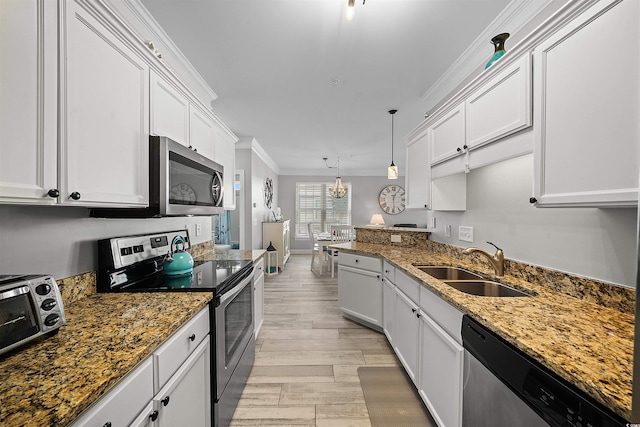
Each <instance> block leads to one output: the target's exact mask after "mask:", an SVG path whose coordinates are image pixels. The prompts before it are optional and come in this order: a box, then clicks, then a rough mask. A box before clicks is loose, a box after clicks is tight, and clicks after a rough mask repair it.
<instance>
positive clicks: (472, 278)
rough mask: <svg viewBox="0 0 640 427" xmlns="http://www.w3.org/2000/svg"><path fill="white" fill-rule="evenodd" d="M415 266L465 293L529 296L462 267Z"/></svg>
mask: <svg viewBox="0 0 640 427" xmlns="http://www.w3.org/2000/svg"><path fill="white" fill-rule="evenodd" d="M415 267H416V268H418V269H419V270H420V271H423V272H425V273H427V274H428V275H430V276H433V277H435V278H436V279H439V280H442V281H443V282H444V283H446V284H447V285H449V286H451V287H452V288H455V289H457V290H459V291H461V292H464V293H466V294H470V295H476V296H483V297H528V296H531V295H529V294H526V293H524V292H522V291H519V290H517V289H513V288H511V287H509V286H506V285H503V284H501V283H497V282H493V281H491V280H486V279H485V278H484V277H482V276H480V275H479V274H476V273H472V272H471V271H467V270H465V269H463V268H459V267H452V266H439V265H415Z"/></svg>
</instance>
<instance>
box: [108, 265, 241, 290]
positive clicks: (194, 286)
mask: <svg viewBox="0 0 640 427" xmlns="http://www.w3.org/2000/svg"><path fill="white" fill-rule="evenodd" d="M159 265H161V263H160V262H158V261H149V262H145V263H140V264H138V265H136V266H132V267H128V268H126V269H124V270H121V271H118V272H115V273H111V274H108V275H100V276H99V277H98V292H172V291H173V292H180V291H187V292H188V291H192V292H193V291H196V292H198V291H199V292H213V293H215V294H221V293H224V291H225V290H226V289H228V288H231V287H233V286H234V285H235V284H237V283H239V282H241V281H242V280H243V279H244V278H245V277H247V276H249V275H250V274H251V272H252V271H253V262H252V261H251V260H209V261H195V262H194V267H193V272H191V273H188V274H183V275H179V276H169V275H165V274H164V272H163V271H162V269H161V268H160V267H159Z"/></svg>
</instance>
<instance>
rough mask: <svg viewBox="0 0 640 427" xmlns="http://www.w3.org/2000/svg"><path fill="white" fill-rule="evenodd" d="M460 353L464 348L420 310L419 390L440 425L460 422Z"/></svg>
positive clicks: (453, 424) (461, 355) (458, 424)
mask: <svg viewBox="0 0 640 427" xmlns="http://www.w3.org/2000/svg"><path fill="white" fill-rule="evenodd" d="M463 356H464V349H463V347H462V346H461V345H460V344H458V343H457V342H456V341H455V340H454V339H453V338H451V336H449V334H447V333H446V332H445V331H444V330H443V329H442V328H441V327H439V326H438V324H437V323H436V322H434V321H433V320H432V319H431V318H430V317H429V316H428V315H426V314H425V313H424V312H421V315H420V377H419V381H418V393H419V394H420V397H421V398H422V400H423V401H424V403H425V404H426V405H427V408H428V409H429V412H430V413H431V415H432V416H433V418H434V420H435V421H436V423H437V424H438V425H439V426H447V427H449V426H452V427H455V426H460V425H462V370H463V360H464V357H463Z"/></svg>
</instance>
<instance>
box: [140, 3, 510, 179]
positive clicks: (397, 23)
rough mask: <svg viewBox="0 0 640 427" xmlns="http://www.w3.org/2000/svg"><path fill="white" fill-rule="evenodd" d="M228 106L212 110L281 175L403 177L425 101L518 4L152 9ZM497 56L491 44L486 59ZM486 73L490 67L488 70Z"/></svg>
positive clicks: (180, 5)
mask: <svg viewBox="0 0 640 427" xmlns="http://www.w3.org/2000/svg"><path fill="white" fill-rule="evenodd" d="M142 3H143V4H144V6H145V7H146V8H147V9H148V10H149V12H150V13H151V15H153V17H154V18H155V19H156V20H157V21H158V23H159V24H160V25H161V26H162V28H163V29H164V30H165V31H166V32H167V34H168V35H169V36H170V37H171V39H172V40H173V41H174V42H175V44H176V45H177V46H178V47H179V48H180V50H181V51H182V52H183V54H184V55H185V56H186V57H187V58H188V59H189V61H190V62H191V63H192V64H193V66H194V67H195V68H196V69H197V70H198V72H199V73H200V74H201V75H202V77H203V78H204V79H205V80H206V81H207V83H208V84H209V85H210V86H211V88H212V89H213V90H214V91H215V92H216V94H217V95H218V99H217V100H215V101H214V103H213V110H214V112H215V113H216V115H217V116H218V117H220V119H221V120H222V121H224V122H225V123H226V124H227V126H228V127H229V128H230V129H231V130H232V131H233V132H234V133H235V134H236V135H237V136H239V137H253V138H255V139H256V140H257V141H258V143H259V144H260V145H261V146H262V147H263V148H264V149H265V151H266V152H267V153H268V154H269V155H270V156H271V157H272V159H273V160H274V161H275V162H276V163H277V165H278V167H279V168H280V173H281V174H295V175H297V174H302V175H331V174H332V173H333V171H330V170H328V169H327V168H326V166H325V164H324V162H323V160H322V158H323V157H328V158H329V159H330V160H331V159H334V158H336V157H338V156H339V157H340V169H341V172H342V175H343V176H349V175H375V176H378V175H379V176H384V175H386V168H387V166H388V165H389V163H390V162H391V117H390V115H389V113H388V110H390V109H397V110H398V113H397V114H396V116H395V119H394V120H395V124H394V128H395V132H394V133H395V135H394V146H395V147H394V148H395V149H394V153H393V156H394V162H395V164H396V165H398V167H399V169H400V175H404V171H405V167H404V166H405V151H404V142H405V137H406V136H407V134H408V133H409V132H410V131H411V130H412V129H413V128H415V127H416V126H417V125H418V124H419V123H420V122H421V121H422V120H423V119H424V113H425V110H426V109H427V108H428V107H431V106H428V105H425V101H424V94H425V93H426V92H427V91H428V89H429V88H430V87H431V86H432V85H433V84H434V83H435V82H436V81H437V80H438V78H440V76H441V75H442V74H443V73H445V71H446V70H447V69H448V68H449V66H451V64H452V63H454V61H455V60H456V59H457V58H458V57H459V56H460V55H461V54H462V53H463V52H464V51H465V49H467V48H468V47H469V46H470V45H471V43H472V42H473V41H474V40H475V39H476V38H477V37H478V36H479V35H480V34H481V33H482V31H483V30H484V29H485V28H486V27H487V26H488V25H489V24H490V23H491V22H492V21H493V20H494V18H495V17H496V16H497V15H498V14H499V13H500V12H501V11H502V10H503V9H504V8H505V7H506V6H507V5H508V3H509V0H368V1H366V4H364V5H363V4H362V1H361V0H356V2H355V3H356V4H355V16H354V18H353V20H351V21H347V20H346V19H345V9H346V6H347V0H180V1H177V0H142ZM492 53H493V47H492V46H491V45H490V44H489V42H488V41H487V46H486V57H487V59H488V58H489V57H490V56H491V54H492ZM478 65H480V64H478Z"/></svg>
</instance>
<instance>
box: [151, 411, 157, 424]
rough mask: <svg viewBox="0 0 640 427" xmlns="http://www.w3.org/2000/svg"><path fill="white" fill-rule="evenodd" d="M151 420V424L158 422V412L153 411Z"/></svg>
mask: <svg viewBox="0 0 640 427" xmlns="http://www.w3.org/2000/svg"><path fill="white" fill-rule="evenodd" d="M149 419H150V420H151V422H153V421H155V420H157V419H158V411H153V412H152V413H151V415H149Z"/></svg>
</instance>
